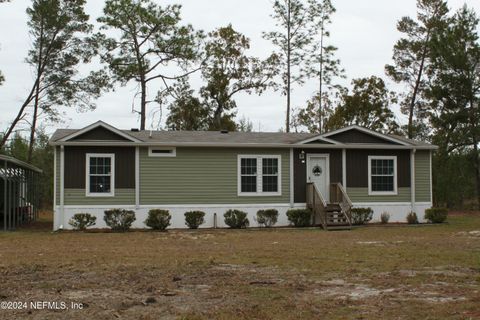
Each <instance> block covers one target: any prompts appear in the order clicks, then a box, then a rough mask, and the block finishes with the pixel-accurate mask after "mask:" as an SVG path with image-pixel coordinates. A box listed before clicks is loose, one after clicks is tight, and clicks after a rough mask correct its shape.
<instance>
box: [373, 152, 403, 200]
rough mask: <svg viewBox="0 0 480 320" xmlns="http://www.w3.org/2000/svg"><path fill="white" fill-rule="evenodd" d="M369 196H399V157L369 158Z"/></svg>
mask: <svg viewBox="0 0 480 320" xmlns="http://www.w3.org/2000/svg"><path fill="white" fill-rule="evenodd" d="M368 179H369V180H368V194H369V195H392V194H394V195H395V194H397V157H395V156H369V157H368Z"/></svg>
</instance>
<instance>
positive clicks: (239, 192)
mask: <svg viewBox="0 0 480 320" xmlns="http://www.w3.org/2000/svg"><path fill="white" fill-rule="evenodd" d="M251 158H256V159H257V192H242V175H241V173H242V168H241V165H242V159H251ZM264 158H268V159H277V160H278V191H277V192H262V190H263V179H262V177H263V168H262V159H264ZM237 195H238V196H239V197H250V196H253V197H269V196H281V195H282V156H281V155H268V154H254V155H247V154H239V155H238V159H237Z"/></svg>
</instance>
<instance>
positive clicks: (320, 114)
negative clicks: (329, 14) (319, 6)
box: [318, 19, 323, 133]
mask: <svg viewBox="0 0 480 320" xmlns="http://www.w3.org/2000/svg"><path fill="white" fill-rule="evenodd" d="M320 32H321V35H320V87H319V90H318V132H319V133H322V132H323V110H322V95H323V19H322V26H321V29H320Z"/></svg>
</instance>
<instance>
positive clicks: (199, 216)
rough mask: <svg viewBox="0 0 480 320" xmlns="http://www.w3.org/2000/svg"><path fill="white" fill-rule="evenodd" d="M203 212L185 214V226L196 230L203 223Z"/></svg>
mask: <svg viewBox="0 0 480 320" xmlns="http://www.w3.org/2000/svg"><path fill="white" fill-rule="evenodd" d="M204 217H205V212H203V211H188V212H185V224H186V225H187V226H188V227H189V228H190V229H198V227H199V226H201V225H202V224H203V223H204V222H205V219H204Z"/></svg>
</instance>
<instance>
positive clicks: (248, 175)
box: [238, 155, 281, 196]
mask: <svg viewBox="0 0 480 320" xmlns="http://www.w3.org/2000/svg"><path fill="white" fill-rule="evenodd" d="M238 159H239V160H238V166H239V169H238V171H239V177H238V195H240V196H242V195H243V196H248V195H253V196H262V195H263V196H270V195H281V190H280V189H281V188H280V181H281V179H280V170H279V168H280V156H257V155H252V156H247V155H239V157H238Z"/></svg>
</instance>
